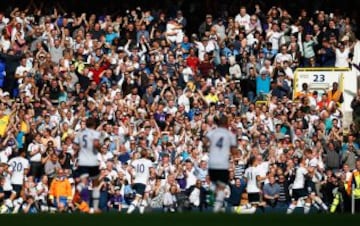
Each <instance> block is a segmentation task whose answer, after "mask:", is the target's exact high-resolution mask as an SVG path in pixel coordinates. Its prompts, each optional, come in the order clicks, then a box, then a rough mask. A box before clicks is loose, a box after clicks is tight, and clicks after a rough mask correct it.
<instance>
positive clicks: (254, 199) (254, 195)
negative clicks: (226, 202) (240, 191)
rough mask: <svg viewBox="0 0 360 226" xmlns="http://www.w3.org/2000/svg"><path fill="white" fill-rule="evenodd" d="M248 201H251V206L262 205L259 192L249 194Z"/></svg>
mask: <svg viewBox="0 0 360 226" xmlns="http://www.w3.org/2000/svg"><path fill="white" fill-rule="evenodd" d="M248 200H249V203H251V204H257V203H260V193H259V192H255V193H248Z"/></svg>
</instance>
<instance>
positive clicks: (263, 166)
mask: <svg viewBox="0 0 360 226" xmlns="http://www.w3.org/2000/svg"><path fill="white" fill-rule="evenodd" d="M256 169H257V172H258V174H259V176H261V177H265V176H266V174H267V173H268V172H269V162H262V163H260V164H259V165H257V166H256Z"/></svg>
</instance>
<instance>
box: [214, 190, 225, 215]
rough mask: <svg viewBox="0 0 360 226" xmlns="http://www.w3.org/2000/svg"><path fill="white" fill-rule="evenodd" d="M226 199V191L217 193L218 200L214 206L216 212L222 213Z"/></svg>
mask: <svg viewBox="0 0 360 226" xmlns="http://www.w3.org/2000/svg"><path fill="white" fill-rule="evenodd" d="M224 199H225V192H224V191H217V193H216V199H215V204H214V212H215V213H218V212H220V210H221V208H222V207H223V204H224Z"/></svg>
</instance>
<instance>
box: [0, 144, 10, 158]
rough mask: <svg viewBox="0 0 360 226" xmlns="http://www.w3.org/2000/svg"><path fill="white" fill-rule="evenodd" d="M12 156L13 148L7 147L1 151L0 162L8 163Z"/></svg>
mask: <svg viewBox="0 0 360 226" xmlns="http://www.w3.org/2000/svg"><path fill="white" fill-rule="evenodd" d="M11 154H12V148H11V147H9V146H8V147H6V148H5V150H2V151H0V162H8V161H9V156H10V155H11Z"/></svg>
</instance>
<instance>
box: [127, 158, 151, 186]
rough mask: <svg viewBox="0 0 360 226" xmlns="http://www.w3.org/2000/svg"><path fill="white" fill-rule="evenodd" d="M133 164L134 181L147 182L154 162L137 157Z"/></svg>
mask: <svg viewBox="0 0 360 226" xmlns="http://www.w3.org/2000/svg"><path fill="white" fill-rule="evenodd" d="M131 166H132V167H134V169H135V180H134V183H135V184H136V183H139V184H147V183H148V181H149V177H150V168H151V167H153V163H152V162H151V161H150V160H148V159H144V158H141V159H136V160H135V161H133V162H132V163H131Z"/></svg>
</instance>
